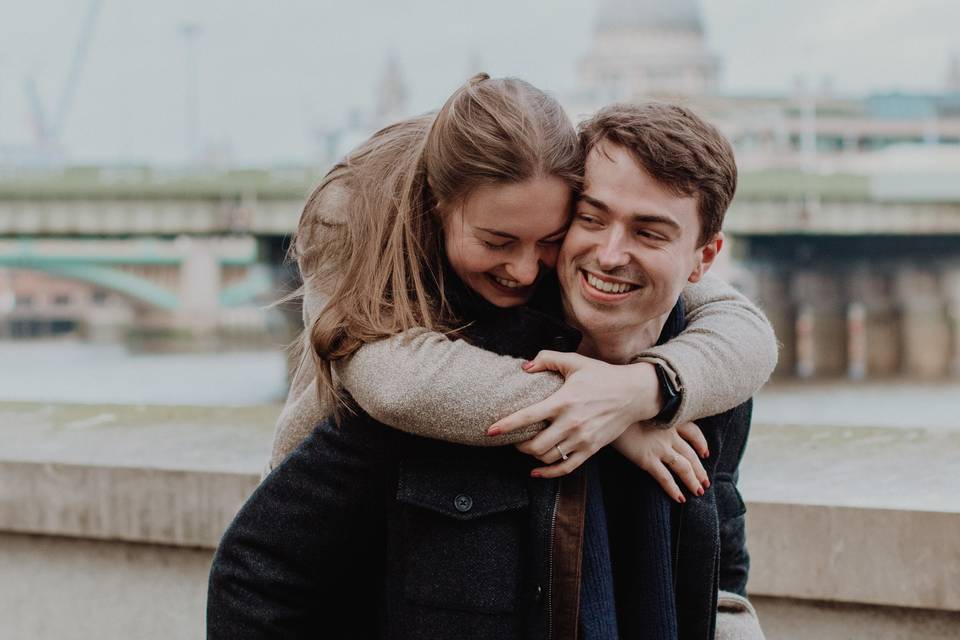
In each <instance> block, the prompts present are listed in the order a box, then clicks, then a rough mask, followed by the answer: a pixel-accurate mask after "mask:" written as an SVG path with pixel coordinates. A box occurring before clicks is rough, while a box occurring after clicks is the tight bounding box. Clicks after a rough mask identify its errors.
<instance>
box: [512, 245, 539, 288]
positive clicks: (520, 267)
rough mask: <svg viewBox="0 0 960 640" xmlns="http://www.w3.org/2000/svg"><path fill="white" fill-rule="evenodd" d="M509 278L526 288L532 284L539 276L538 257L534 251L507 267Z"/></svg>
mask: <svg viewBox="0 0 960 640" xmlns="http://www.w3.org/2000/svg"><path fill="white" fill-rule="evenodd" d="M507 273H509V274H510V277H511V278H513V279H514V280H516V281H517V282H519V283H520V284H522V285H524V286H527V285H531V284H533V283H534V282H535V281H536V280H537V276H538V275H539V274H540V256H539V255H537V252H536V251H528V252H526V253H525V254H524V255H523V256H521V257H520V258H518V259H517V260H515V261H514V262H512V263H511V264H510V265H509V266H508V267H507Z"/></svg>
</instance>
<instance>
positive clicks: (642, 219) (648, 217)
mask: <svg viewBox="0 0 960 640" xmlns="http://www.w3.org/2000/svg"><path fill="white" fill-rule="evenodd" d="M580 199H581V200H583V201H584V202H586V203H587V204H589V205H590V206H592V207H596V208H597V209H600V210H601V211H604V212H607V213H609V212H610V207H609V206H607V203H606V202H604V201H603V200H597V199H596V198H593V197H591V196H589V195H588V194H586V193H581V194H580ZM630 221H631V222H635V223H636V222H639V223H641V224H665V225H667V226H668V227H672V228H674V229H676V230H677V231H679V230H680V225H679V224H678V223H677V221H676V220H674V219H673V218H669V217H667V216H661V215H657V214H655V213H634V214H633V215H631V216H630Z"/></svg>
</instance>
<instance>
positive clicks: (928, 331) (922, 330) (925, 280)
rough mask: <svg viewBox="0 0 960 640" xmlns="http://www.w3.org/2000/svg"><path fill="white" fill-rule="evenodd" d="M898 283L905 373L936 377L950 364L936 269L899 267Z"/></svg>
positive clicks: (942, 301) (948, 337)
mask: <svg viewBox="0 0 960 640" xmlns="http://www.w3.org/2000/svg"><path fill="white" fill-rule="evenodd" d="M894 277H895V283H896V284H895V287H896V291H897V298H898V300H899V302H900V308H901V310H902V312H901V340H902V344H903V360H904V362H903V364H904V373H906V374H907V375H909V376H912V377H917V378H924V379H933V378H939V377H943V376H945V375H946V374H947V371H948V369H949V366H950V360H951V355H950V342H951V340H950V330H949V327H948V325H947V321H946V314H945V313H944V298H943V294H942V292H941V288H940V283H939V282H938V278H937V273H936V272H935V271H933V270H931V269H916V268H913V267H904V268H901V269H898V270H897V273H896V275H895V276H894Z"/></svg>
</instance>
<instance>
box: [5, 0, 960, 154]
mask: <svg viewBox="0 0 960 640" xmlns="http://www.w3.org/2000/svg"><path fill="white" fill-rule="evenodd" d="M664 1H665V2H668V1H670V0H664ZM86 6H87V2H86V0H69V1H68V0H59V1H57V0H31V1H30V2H23V0H0V146H3V145H7V146H10V145H26V144H29V143H30V141H31V136H32V133H31V128H30V126H29V123H30V121H31V118H30V106H29V103H28V101H27V99H26V98H25V93H24V90H23V83H24V78H26V77H28V76H32V77H34V78H36V82H37V84H38V87H39V90H40V93H41V94H42V98H43V102H44V104H45V107H46V110H47V112H48V113H52V112H53V111H55V109H56V103H57V100H58V99H59V97H60V94H61V92H62V91H63V86H64V81H65V78H66V76H67V73H68V70H69V68H70V62H71V60H72V59H73V55H74V50H75V47H76V42H77V38H78V34H79V32H80V27H81V24H82V22H83V16H84V14H85V12H86ZM596 6H597V0H483V1H479V2H478V1H476V0H472V1H462V0H393V1H391V0H350V1H346V2H344V1H340V2H334V1H333V0H311V1H306V0H274V1H273V2H266V1H244V0H190V1H187V0H166V1H165V2H156V0H104V1H103V3H102V6H101V10H100V15H99V20H98V21H97V23H96V27H95V29H94V33H93V38H92V40H91V41H90V48H89V51H88V55H87V59H86V63H85V65H84V67H83V70H82V74H81V77H80V82H79V85H78V87H77V92H76V95H75V99H74V102H73V108H72V109H71V110H70V113H69V116H68V118H67V120H66V122H65V123H64V135H63V138H64V141H65V146H66V147H67V148H68V149H69V151H70V154H71V157H72V158H73V159H74V160H76V161H86V162H97V161H101V162H111V161H144V162H164V163H175V162H178V161H180V160H182V159H183V157H184V155H185V150H186V133H185V131H186V126H185V102H186V100H185V87H186V62H185V61H186V53H185V51H186V50H185V47H184V44H183V39H182V38H181V37H180V36H179V35H178V25H179V24H180V23H181V22H183V21H190V22H196V23H199V24H200V25H202V30H203V32H202V35H201V36H200V37H199V40H198V44H197V61H198V75H199V79H200V89H199V94H198V97H197V100H198V125H199V126H198V129H199V137H200V138H201V140H202V141H205V142H214V143H229V144H230V146H231V148H232V150H233V155H234V157H235V159H236V161H238V162H240V163H246V164H264V163H272V162H284V161H288V162H303V161H305V160H306V159H308V158H309V157H311V155H312V154H314V152H315V151H314V150H315V143H314V141H313V139H312V134H311V132H312V131H315V130H317V129H318V128H319V127H322V126H336V125H338V124H340V123H343V122H344V121H345V120H346V118H347V114H348V113H349V112H350V110H351V109H353V108H357V107H359V108H370V107H371V106H372V102H373V96H374V95H375V88H376V85H377V82H378V78H379V77H380V75H381V73H382V70H383V68H384V65H385V60H386V58H387V56H388V55H389V54H391V53H392V54H394V55H396V56H397V58H398V59H399V61H400V64H401V68H402V71H403V75H404V77H405V79H406V81H407V85H408V87H409V89H410V103H411V104H410V106H411V107H412V109H413V110H414V111H422V110H426V109H429V108H433V107H436V106H438V105H439V104H440V103H441V102H442V101H443V99H444V97H445V96H446V95H447V94H448V93H449V92H450V91H451V90H452V89H453V88H454V87H455V86H457V84H459V83H460V82H461V81H462V80H463V79H464V76H465V74H466V73H467V71H468V69H470V68H471V66H472V61H473V60H476V59H477V58H479V60H480V62H481V63H482V66H483V67H484V68H485V69H486V70H488V71H489V72H490V73H492V74H494V75H516V76H520V77H523V78H525V79H527V80H530V81H531V82H533V83H534V84H537V85H538V86H541V87H543V88H546V89H551V90H554V91H557V92H564V91H568V90H570V89H572V88H573V87H574V82H575V69H576V63H577V60H578V59H579V58H580V57H581V56H582V55H583V54H584V53H585V52H586V50H587V49H588V48H589V45H590V38H591V33H592V23H593V17H594V12H595V9H596ZM701 6H702V8H703V14H704V23H705V26H706V31H707V38H708V42H709V43H710V46H711V47H712V48H713V50H714V51H715V52H716V53H717V54H719V55H720V57H721V59H722V61H723V69H724V71H723V75H722V88H723V90H724V91H726V92H733V93H740V92H747V91H761V92H783V91H787V90H788V89H789V88H790V86H791V85H792V84H793V82H794V79H795V78H796V77H797V76H798V75H799V74H806V75H807V77H809V78H811V79H813V81H814V82H816V83H819V82H820V79H821V78H822V77H824V76H829V77H830V78H831V80H832V84H833V86H834V88H835V90H837V91H838V92H841V93H853V94H857V93H864V92H867V91H873V90H889V89H906V90H911V89H913V90H935V89H938V88H939V87H940V86H942V84H943V80H944V77H945V75H946V69H947V63H948V57H949V55H950V54H951V53H952V52H957V51H960V30H958V28H957V25H960V2H957V1H956V0H898V1H890V0H777V1H772V0H702V2H701Z"/></svg>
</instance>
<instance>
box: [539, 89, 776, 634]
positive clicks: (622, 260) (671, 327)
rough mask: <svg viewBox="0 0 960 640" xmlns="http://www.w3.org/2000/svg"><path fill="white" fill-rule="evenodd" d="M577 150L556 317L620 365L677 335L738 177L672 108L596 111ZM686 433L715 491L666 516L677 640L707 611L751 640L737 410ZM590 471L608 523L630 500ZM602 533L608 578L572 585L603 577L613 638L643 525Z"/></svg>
mask: <svg viewBox="0 0 960 640" xmlns="http://www.w3.org/2000/svg"><path fill="white" fill-rule="evenodd" d="M580 140H581V145H582V146H583V152H584V154H585V158H586V163H585V164H586V167H585V182H584V189H583V193H582V194H581V196H580V199H579V202H578V203H577V209H576V213H575V215H574V218H573V222H572V224H571V226H570V229H569V231H568V233H567V237H566V239H565V241H564V244H563V246H562V248H561V251H560V255H559V259H558V275H559V280H560V285H561V288H562V297H563V303H564V310H565V314H566V319H567V322H568V323H570V324H572V325H573V326H575V327H576V328H577V329H579V330H580V332H581V333H582V336H583V338H582V342H581V344H580V348H579V349H578V351H579V353H581V354H583V355H586V356H590V357H593V358H598V359H601V360H605V361H607V362H610V363H617V364H619V363H628V362H632V361H634V360H635V358H636V354H639V353H642V352H643V351H645V350H647V349H649V348H650V347H651V346H653V345H654V344H657V343H662V342H665V341H666V340H669V339H670V338H671V337H673V336H674V335H676V334H677V333H678V332H679V331H680V330H682V328H683V326H684V325H685V321H684V310H683V304H682V300H681V297H680V294H681V291H682V289H683V287H684V286H685V285H686V284H687V283H694V282H697V281H699V280H700V278H701V277H702V276H703V274H704V273H706V272H707V270H709V269H710V267H711V265H712V264H713V262H714V260H715V259H716V256H717V253H718V252H719V251H720V249H721V248H722V246H723V233H722V232H721V230H720V229H721V226H722V223H723V218H724V214H725V213H726V210H727V208H728V207H729V205H730V202H731V201H732V199H733V196H734V192H735V191H736V184H737V168H736V164H735V162H734V157H733V150H732V149H731V147H730V145H729V143H728V142H727V140H726V139H725V138H724V137H723V136H722V135H721V134H720V133H719V132H718V131H717V130H716V129H715V128H714V127H713V126H711V125H710V124H708V123H707V122H705V121H703V120H702V119H700V118H699V117H698V116H696V115H695V114H693V113H692V112H690V111H689V110H687V109H684V108H682V107H679V106H676V105H669V104H655V103H652V104H645V105H614V106H611V107H608V108H606V109H603V110H601V111H600V112H599V113H598V114H597V115H596V116H594V117H593V118H592V119H590V120H588V121H587V122H585V123H584V124H583V125H581V134H580ZM664 383H665V384H669V383H668V382H667V381H666V380H665V381H664ZM698 424H699V426H700V428H701V429H702V430H703V433H704V436H705V437H706V439H707V442H708V444H709V451H710V452H711V454H712V455H711V457H710V458H708V459H707V460H705V461H704V466H705V467H706V468H707V471H708V474H709V476H710V479H711V480H712V481H713V485H714V486H713V487H712V490H711V491H708V492H707V493H706V495H703V496H702V497H700V498H699V499H697V500H694V501H692V502H690V503H689V504H685V505H676V506H675V507H674V509H675V511H674V514H673V516H672V518H673V521H674V531H675V534H674V540H673V551H672V557H673V558H674V559H675V562H674V563H673V572H674V576H673V582H674V585H675V588H676V590H677V592H676V607H677V622H678V625H679V629H678V632H679V636H680V637H697V636H700V637H703V635H712V633H711V632H712V631H713V629H714V620H713V613H714V612H715V611H716V607H717V603H718V600H719V605H720V616H719V618H718V619H717V620H716V625H717V626H716V635H717V637H740V638H762V637H763V636H762V632H761V631H760V628H759V625H758V624H757V622H756V618H755V614H754V613H753V610H752V608H751V606H750V604H749V602H748V601H747V600H746V599H745V595H746V577H747V570H748V567H749V556H748V554H747V550H746V540H745V534H744V519H743V501H742V499H741V498H740V496H739V493H738V492H737V489H736V484H735V483H736V479H737V471H738V467H739V463H740V459H741V457H742V455H743V450H744V447H745V446H746V439H747V433H748V431H749V425H750V405H749V403H747V404H745V405H742V406H740V407H737V408H734V409H732V410H731V411H728V412H726V413H724V414H721V415H719V416H713V417H710V418H706V419H704V420H702V421H698ZM651 428H655V427H651V426H649V425H647V426H641V425H634V426H633V427H631V428H629V429H628V430H627V431H626V432H624V434H623V435H622V436H620V438H619V439H618V440H617V441H616V442H615V443H614V447H615V448H617V449H619V450H620V451H621V452H622V451H624V450H625V449H629V448H631V447H638V448H639V447H643V446H645V444H644V434H643V430H644V429H651ZM520 446H521V448H523V447H524V446H525V445H520ZM601 460H602V461H601V469H600V472H601V473H600V477H601V478H602V479H603V482H602V483H600V485H598V486H602V490H603V492H604V499H603V500H602V501H599V500H597V499H596V498H594V502H595V503H596V502H605V503H606V504H607V507H608V508H610V509H611V517H613V516H614V514H617V513H624V512H628V511H629V509H628V508H627V509H624V508H623V505H619V506H618V503H619V502H622V501H623V500H629V496H624V492H623V491H622V489H621V488H622V487H624V486H626V485H625V484H624V482H626V479H627V476H625V475H621V474H619V473H618V470H619V471H625V468H624V467H622V466H618V465H617V459H615V458H610V457H609V456H608V457H607V458H606V459H601ZM626 472H629V470H626ZM589 502H590V499H589V498H588V504H589ZM602 509H603V507H601V506H599V505H598V504H594V505H593V506H592V507H590V506H588V510H587V532H586V535H587V536H588V537H590V536H594V537H597V536H600V537H601V538H602V537H604V533H605V532H604V531H602V529H603V528H604V524H603V511H602ZM591 515H592V519H593V520H594V522H593V523H591ZM597 521H599V522H600V525H599V527H600V528H601V531H600V532H599V533H598V531H597V528H598V525H597ZM610 525H611V526H610V527H609V530H608V532H606V536H605V537H606V538H607V539H608V540H609V544H610V549H609V551H610V558H611V560H610V561H611V566H609V567H605V566H603V564H602V563H601V564H599V565H598V564H597V561H596V560H592V561H591V559H590V557H589V554H587V555H585V556H584V563H585V568H584V573H585V576H584V577H585V579H592V580H594V581H597V582H601V581H603V580H605V579H607V578H605V577H604V573H605V572H606V571H607V570H608V569H609V571H610V573H611V574H612V578H613V584H612V586H613V593H614V594H615V599H616V601H617V609H618V610H619V611H620V614H619V615H618V616H617V617H618V618H619V619H620V624H621V626H626V625H629V624H630V616H628V615H624V613H623V610H624V609H626V608H627V607H625V606H624V604H625V602H624V599H625V598H627V597H629V595H630V594H631V593H633V592H634V591H635V586H634V583H635V581H636V580H637V579H638V577H637V576H634V575H630V571H629V570H628V571H626V572H625V571H624V568H625V567H636V566H638V563H637V561H636V556H637V552H636V550H635V541H636V540H637V539H641V538H639V537H638V536H639V534H640V533H641V532H642V525H638V524H637V523H635V522H631V521H629V520H627V521H624V520H623V519H619V520H617V519H613V520H612V521H611V523H610ZM588 544H589V543H588ZM594 555H596V554H594ZM601 556H602V554H601ZM676 559H679V562H677V561H676ZM591 563H592V565H591ZM718 587H719V590H720V593H719V596H718ZM596 590H597V589H594V591H596ZM584 597H587V596H584ZM583 623H584V624H589V619H585V620H583ZM601 626H602V625H601ZM621 631H624V629H621ZM702 634H703V635H702ZM597 635H600V634H597Z"/></svg>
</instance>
